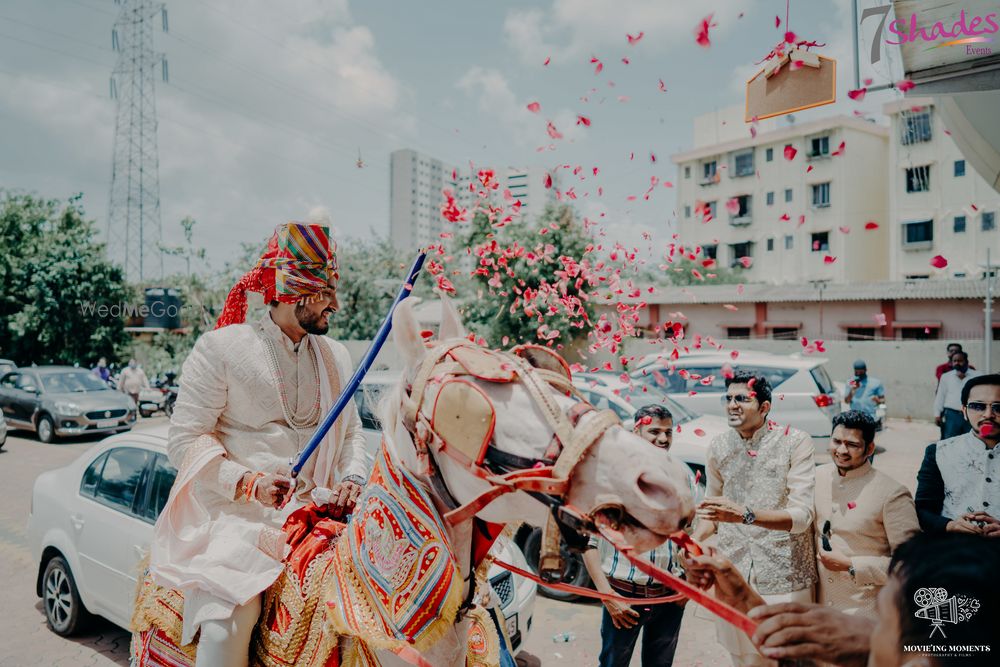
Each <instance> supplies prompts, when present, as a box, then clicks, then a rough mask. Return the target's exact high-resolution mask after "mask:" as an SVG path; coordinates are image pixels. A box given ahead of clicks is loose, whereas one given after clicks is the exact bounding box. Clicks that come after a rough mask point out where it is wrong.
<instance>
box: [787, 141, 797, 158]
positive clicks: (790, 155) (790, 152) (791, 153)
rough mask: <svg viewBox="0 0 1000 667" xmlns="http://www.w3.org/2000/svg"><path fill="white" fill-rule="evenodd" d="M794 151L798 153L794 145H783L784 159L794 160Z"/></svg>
mask: <svg viewBox="0 0 1000 667" xmlns="http://www.w3.org/2000/svg"><path fill="white" fill-rule="evenodd" d="M796 153H798V151H797V150H795V146H792V145H791V144H788V145H787V146H785V159H786V160H794V159H795V154H796Z"/></svg>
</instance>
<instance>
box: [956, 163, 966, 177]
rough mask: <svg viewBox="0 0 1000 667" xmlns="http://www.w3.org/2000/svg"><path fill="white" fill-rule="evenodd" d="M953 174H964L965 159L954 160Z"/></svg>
mask: <svg viewBox="0 0 1000 667" xmlns="http://www.w3.org/2000/svg"><path fill="white" fill-rule="evenodd" d="M955 176H956V177H958V176H965V160H955Z"/></svg>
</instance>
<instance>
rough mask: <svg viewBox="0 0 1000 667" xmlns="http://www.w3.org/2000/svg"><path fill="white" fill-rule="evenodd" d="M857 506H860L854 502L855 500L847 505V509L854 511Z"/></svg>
mask: <svg viewBox="0 0 1000 667" xmlns="http://www.w3.org/2000/svg"><path fill="white" fill-rule="evenodd" d="M857 506H858V504H857V503H856V502H854V501H853V500H852V501H851V502H849V503H847V509H849V510H852V509H854V508H855V507H857Z"/></svg>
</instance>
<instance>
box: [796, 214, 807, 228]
mask: <svg viewBox="0 0 1000 667" xmlns="http://www.w3.org/2000/svg"><path fill="white" fill-rule="evenodd" d="M804 224H806V214H805V213H803V214H801V215H800V216H799V224H797V225H795V226H796V227H801V226H802V225H804Z"/></svg>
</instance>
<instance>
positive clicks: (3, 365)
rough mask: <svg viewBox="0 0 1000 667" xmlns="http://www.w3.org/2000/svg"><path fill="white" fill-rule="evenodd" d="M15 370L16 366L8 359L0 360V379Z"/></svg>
mask: <svg viewBox="0 0 1000 667" xmlns="http://www.w3.org/2000/svg"><path fill="white" fill-rule="evenodd" d="M15 369H17V364H15V363H14V362H13V361H11V360H10V359H0V377H3V376H4V375H6V374H7V373H10V372H11V371H12V370H15Z"/></svg>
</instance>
